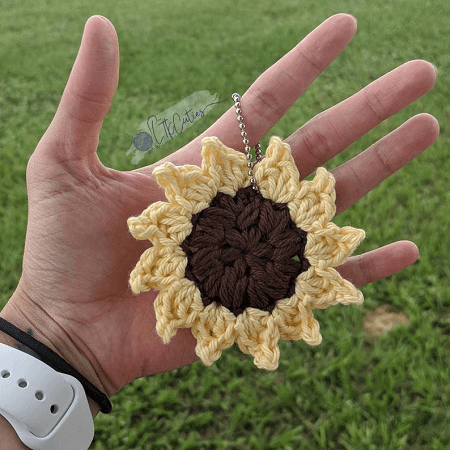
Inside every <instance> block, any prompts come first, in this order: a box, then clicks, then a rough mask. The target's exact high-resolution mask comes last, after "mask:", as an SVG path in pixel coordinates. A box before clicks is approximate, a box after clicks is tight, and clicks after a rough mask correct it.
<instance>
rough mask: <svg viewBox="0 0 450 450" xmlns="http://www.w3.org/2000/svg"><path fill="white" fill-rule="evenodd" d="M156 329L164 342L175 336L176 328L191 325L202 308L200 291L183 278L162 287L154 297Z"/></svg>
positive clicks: (166, 342)
mask: <svg viewBox="0 0 450 450" xmlns="http://www.w3.org/2000/svg"><path fill="white" fill-rule="evenodd" d="M154 308H155V314H156V320H157V323H156V331H157V333H158V335H159V336H160V337H161V338H162V340H163V342H164V344H168V343H169V342H170V340H171V338H172V337H173V336H175V334H176V332H177V330H178V328H188V327H192V326H193V325H194V323H195V320H196V318H197V317H198V315H199V313H200V312H201V311H202V310H203V309H204V305H203V302H202V299H201V294H200V291H199V290H198V289H197V287H196V286H195V284H194V283H193V282H192V281H190V280H188V279H186V278H183V279H181V280H177V281H175V282H173V283H171V284H169V285H167V286H165V287H164V289H163V290H161V291H160V292H159V294H158V296H157V297H156V299H155V304H154Z"/></svg>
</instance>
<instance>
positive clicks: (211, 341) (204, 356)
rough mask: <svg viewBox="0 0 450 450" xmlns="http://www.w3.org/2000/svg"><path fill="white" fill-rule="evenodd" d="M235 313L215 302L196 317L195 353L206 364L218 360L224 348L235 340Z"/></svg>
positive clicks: (194, 329)
mask: <svg viewBox="0 0 450 450" xmlns="http://www.w3.org/2000/svg"><path fill="white" fill-rule="evenodd" d="M235 324H236V317H235V315H234V314H233V313H232V312H230V311H229V310H228V309H227V308H225V307H224V306H222V305H220V304H218V303H216V302H213V303H211V304H210V305H208V306H207V307H206V308H205V309H204V310H203V311H202V312H201V313H200V314H199V316H198V317H197V318H196V321H195V323H194V325H192V334H193V335H194V337H195V338H196V339H197V346H196V347H195V353H196V354H197V356H198V357H199V358H200V359H201V360H202V362H203V364H205V366H210V365H211V364H212V363H213V362H214V361H217V360H218V359H219V358H220V355H221V354H222V350H224V349H226V348H229V347H231V346H232V345H233V344H234V342H235V334H234V327H235Z"/></svg>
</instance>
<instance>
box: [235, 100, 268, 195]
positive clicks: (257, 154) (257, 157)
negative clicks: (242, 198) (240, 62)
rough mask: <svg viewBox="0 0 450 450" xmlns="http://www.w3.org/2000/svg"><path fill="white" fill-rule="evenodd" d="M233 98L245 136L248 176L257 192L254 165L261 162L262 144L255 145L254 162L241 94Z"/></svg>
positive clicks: (243, 140) (240, 126) (243, 135)
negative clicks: (243, 113)
mask: <svg viewBox="0 0 450 450" xmlns="http://www.w3.org/2000/svg"><path fill="white" fill-rule="evenodd" d="M231 98H232V99H233V101H234V107H235V108H236V114H237V120H238V122H239V128H240V129H241V136H242V137H243V139H242V142H243V143H244V146H245V157H246V158H247V167H248V176H249V177H250V183H251V185H252V187H253V189H254V190H255V191H256V192H259V188H258V186H257V184H256V180H255V178H254V177H253V167H255V165H256V164H257V163H259V162H260V161H261V160H262V157H261V145H260V143H259V142H258V143H257V144H256V145H255V161H254V162H252V154H251V150H252V149H251V147H250V146H249V143H250V141H249V140H248V139H247V132H246V131H245V125H244V117H243V116H242V109H241V102H240V99H241V96H240V95H239V94H236V93H234V94H233V95H232V96H231Z"/></svg>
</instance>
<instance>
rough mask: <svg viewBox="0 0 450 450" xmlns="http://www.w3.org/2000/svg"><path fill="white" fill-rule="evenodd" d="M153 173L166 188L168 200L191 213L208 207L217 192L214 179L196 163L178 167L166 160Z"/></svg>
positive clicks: (161, 185)
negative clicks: (204, 172)
mask: <svg viewBox="0 0 450 450" xmlns="http://www.w3.org/2000/svg"><path fill="white" fill-rule="evenodd" d="M152 175H153V176H154V177H155V180H156V182H157V183H158V185H159V186H160V187H162V188H163V189H164V191H165V194H166V198H167V200H168V201H169V202H170V203H175V204H178V205H181V206H183V207H184V208H185V209H186V211H189V213H191V214H196V213H198V212H200V211H201V210H202V209H204V208H206V207H207V206H208V205H209V203H210V202H211V200H212V199H213V198H214V196H215V195H216V193H217V189H216V186H215V184H214V181H213V180H212V179H211V178H209V177H207V176H205V175H204V174H203V173H202V170H201V169H200V167H197V166H194V165H190V164H186V165H184V166H180V167H177V166H174V165H173V164H172V163H170V162H166V163H164V164H163V165H161V166H158V167H157V168H156V169H155V170H154V171H153V172H152Z"/></svg>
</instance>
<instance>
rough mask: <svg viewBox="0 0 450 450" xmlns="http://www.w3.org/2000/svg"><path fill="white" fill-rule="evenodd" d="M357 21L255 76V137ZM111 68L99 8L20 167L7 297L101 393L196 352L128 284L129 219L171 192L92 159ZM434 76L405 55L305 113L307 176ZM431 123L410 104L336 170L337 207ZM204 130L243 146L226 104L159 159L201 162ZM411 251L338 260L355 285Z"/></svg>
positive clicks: (110, 43)
mask: <svg viewBox="0 0 450 450" xmlns="http://www.w3.org/2000/svg"><path fill="white" fill-rule="evenodd" d="M355 32H356V23H355V21H354V20H353V18H352V17H351V16H348V15H346V14H338V15H335V16H333V17H331V18H329V19H328V20H327V21H325V22H324V23H322V24H321V25H320V26H319V27H317V28H316V29H315V30H314V31H313V32H312V33H310V34H309V35H308V36H307V37H306V38H305V39H304V40H303V41H301V42H300V43H299V44H298V45H297V46H296V47H295V48H294V49H293V50H292V51H290V52H289V53H288V54H287V55H285V56H284V57H283V58H282V59H280V60H279V61H278V62H277V63H276V64H275V65H273V66H272V67H270V68H269V69H268V70H267V71H266V72H264V73H263V74H262V75H261V76H260V77H259V78H258V79H257V80H256V81H255V82H254V84H253V85H252V86H251V87H250V88H249V89H248V91H247V92H246V93H245V94H244V95H243V97H242V100H241V104H242V109H243V111H244V112H245V114H244V116H245V121H246V130H247V132H248V135H249V139H250V145H251V146H253V145H254V144H255V143H256V142H257V141H258V140H260V139H261V138H262V137H263V136H264V135H265V134H266V133H267V132H268V131H269V130H270V129H271V128H272V127H273V125H274V124H275V123H276V122H277V121H278V120H279V119H280V118H281V117H282V116H283V115H284V114H285V112H286V111H287V110H288V109H289V108H290V106H291V105H292V104H293V103H294V102H295V101H296V100H297V98H298V97H300V96H301V94H302V93H303V92H304V91H305V90H306V89H307V87H308V86H309V85H310V84H311V83H312V81H313V80H314V79H315V78H316V77H317V76H318V75H319V74H320V73H321V72H322V71H323V70H324V69H325V68H326V67H327V66H328V65H329V64H330V63H331V62H332V61H333V60H334V59H335V58H336V57H337V56H338V55H339V53H340V52H341V51H342V50H343V49H344V48H345V46H346V45H347V44H348V43H349V42H350V40H351V38H352V37H353V35H354V34H355ZM118 69H119V53H118V43H117V36H116V33H115V30H114V28H113V26H112V25H111V24H110V23H108V22H107V21H105V20H104V19H103V18H101V17H100V16H94V17H92V18H90V19H89V20H88V22H87V24H86V28H85V32H84V36H83V41H82V45H81V48H80V51H79V54H78V57H77V60H76V62H75V64H74V67H73V70H72V73H71V76H70V78H69V81H68V83H67V86H66V89H65V91H64V94H63V97H62V100H61V103H60V105H59V107H58V110H57V112H56V115H55V118H54V119H53V121H52V123H51V125H50V126H49V128H48V130H47V131H46V133H45V134H44V136H43V138H42V139H41V141H40V142H39V144H38V146H37V148H36V150H35V152H34V153H33V155H32V156H31V158H30V161H29V163H28V166H27V188H28V195H29V217H28V229H27V236H26V246H25V254H24V267H23V273H22V277H21V279H20V283H19V287H18V289H17V291H16V292H15V294H14V296H13V298H12V299H11V300H10V303H8V305H7V307H6V309H7V308H8V307H9V308H11V310H12V309H14V310H15V311H16V312H17V311H19V312H20V314H22V315H24V316H25V315H26V316H27V317H29V318H30V320H31V321H33V322H34V324H35V327H36V328H37V329H39V330H40V331H41V332H42V334H46V335H47V336H48V340H49V342H51V343H52V345H53V346H54V348H56V349H57V351H59V353H60V354H62V355H63V357H64V358H65V359H66V360H67V361H68V362H69V363H70V364H72V365H74V366H78V367H79V368H80V369H82V370H80V371H81V372H82V373H84V374H85V375H86V376H88V377H90V378H91V380H93V382H94V384H96V385H97V387H99V388H100V389H102V390H103V391H104V392H105V393H106V394H107V395H108V397H111V396H113V395H114V394H115V393H117V392H118V391H119V390H120V389H121V388H122V387H124V386H125V385H126V384H128V383H130V382H131V381H133V380H134V379H136V378H139V377H143V376H147V375H151V374H155V373H159V372H163V371H168V370H172V369H175V368H177V367H181V366H183V365H186V364H189V363H191V362H193V361H195V360H197V359H198V357H197V356H196V354H195V345H196V340H195V338H194V337H193V336H192V334H191V332H190V330H189V329H183V330H179V331H178V333H177V335H176V336H175V337H174V338H173V339H172V341H171V343H170V345H164V344H163V343H162V341H161V339H160V338H159V337H158V335H157V334H156V330H155V326H156V319H155V313H154V310H153V300H154V298H155V296H156V294H157V292H154V291H150V292H147V293H143V294H140V295H135V294H132V292H131V289H130V287H129V285H128V278H129V274H130V272H131V270H132V269H133V268H134V266H135V265H136V262H137V261H138V260H139V258H140V256H141V254H142V253H143V252H144V250H145V249H146V248H148V246H149V245H150V244H149V243H148V242H142V241H136V240H135V239H134V238H133V237H132V236H131V234H130V233H129V231H128V227H127V219H128V218H129V217H130V216H136V215H139V214H140V213H141V212H142V211H143V210H144V209H145V208H147V207H148V205H149V204H151V203H153V202H155V201H158V200H164V199H165V198H164V191H163V190H162V189H160V188H159V187H158V185H157V184H156V182H155V180H154V179H153V177H152V176H151V172H152V170H153V168H154V166H148V167H144V168H140V169H137V170H133V171H130V172H119V171H116V170H113V169H109V168H107V167H105V166H103V164H102V163H101V162H100V160H99V159H98V157H97V153H96V151H97V145H98V139H99V133H100V129H101V126H102V122H103V119H104V117H105V115H106V114H107V112H108V110H109V108H110V105H111V102H112V99H113V96H114V93H115V90H116V87H117V82H118ZM435 80H436V73H435V71H434V68H433V66H432V65H431V64H429V63H427V62H425V61H420V60H417V61H410V62H409V63H406V64H404V65H402V66H400V67H398V68H397V69H395V70H394V71H392V72H390V73H388V74H387V75H385V76H383V77H382V78H380V79H378V80H376V81H375V82H373V83H372V84H370V85H369V86H367V87H366V88H364V89H363V90H361V91H360V92H358V93H357V94H355V95H354V96H352V97H350V98H349V99H347V100H346V101H344V102H342V103H340V104H338V105H336V106H335V107H333V108H331V109H329V110H328V111H325V112H324V113H322V114H319V115H318V116H316V117H314V118H313V119H312V120H310V121H309V122H308V123H306V124H304V125H303V126H302V127H300V128H299V129H298V130H296V131H295V132H294V133H293V134H292V135H291V136H290V137H289V138H288V139H286V142H287V143H288V144H290V146H291V149H292V154H293V157H294V159H295V161H296V163H297V166H298V168H299V171H300V173H301V175H302V177H305V176H307V175H308V174H310V173H311V172H312V171H314V170H315V168H317V167H318V166H320V165H322V164H324V163H325V162H326V161H328V160H329V159H331V158H332V157H333V156H335V155H336V154H337V153H339V152H341V151H342V150H344V149H345V148H346V147H348V146H349V145H350V144H351V143H352V142H354V141H355V140H357V139H358V138H360V137H361V136H363V135H364V134H365V133H367V132H368V131H369V130H370V129H372V128H373V127H375V126H376V125H377V124H379V123H380V122H381V121H383V120H384V119H386V118H387V117H389V116H390V115H392V114H394V113H395V112H397V111H399V110H401V109H402V108H404V107H405V106H407V105H408V104H410V103H411V102H413V101H414V100H416V99H417V98H419V97H420V96H422V95H423V94H425V93H426V92H428V91H429V90H430V89H431V88H432V87H433V85H434V83H435ZM230 106H231V101H230ZM438 133H439V126H438V123H437V121H436V119H435V118H434V117H432V116H430V115H428V114H420V115H417V116H415V117H413V118H412V119H410V120H409V121H407V122H406V123H405V124H403V125H402V126H401V127H400V128H398V129H397V130H395V131H394V132H392V133H391V134H389V135H387V136H386V137H385V138H383V139H382V140H381V141H379V142H377V143H375V144H374V145H373V146H372V147H370V148H368V149H367V150H366V151H364V152H363V153H361V154H360V155H358V156H357V157H356V158H354V159H353V160H351V161H349V162H347V163H346V164H343V165H342V166H340V167H338V168H336V169H335V170H334V171H332V173H333V175H334V176H335V178H336V193H337V210H338V213H339V212H341V211H343V210H344V209H346V208H348V207H349V206H351V205H352V204H353V203H354V202H355V201H356V200H358V199H359V198H360V197H361V196H363V195H364V194H366V193H367V192H368V191H370V189H372V188H373V187H375V186H376V185H377V184H379V183H380V182H381V181H382V180H383V179H385V178H386V177H388V176H389V175H390V174H392V173H393V172H395V171H396V170H398V169H399V168H400V167H402V166H403V165H404V164H406V163H407V162H408V161H409V160H411V159H412V158H414V157H415V156H416V155H418V154H419V153H420V152H422V151H423V150H425V149H426V148H427V147H429V146H430V145H431V144H432V143H433V142H434V140H435V139H436V138H437V136H438ZM204 136H217V137H218V138H219V139H220V140H221V141H222V142H223V143H224V144H225V145H227V146H228V147H232V148H235V149H237V150H241V151H243V144H242V140H241V136H240V133H239V129H238V126H237V122H236V116H235V112H234V108H232V107H230V109H229V110H228V111H227V112H226V113H225V114H224V115H223V116H222V117H221V118H220V119H219V120H218V121H217V122H216V123H215V124H214V125H213V126H211V127H210V129H208V130H207V131H206V132H205V133H203V134H202V135H201V136H199V137H198V138H196V139H195V140H194V141H192V142H191V143H190V144H188V145H187V146H185V147H184V148H182V149H180V150H179V151H177V152H176V153H174V154H172V155H170V156H168V157H167V158H165V159H164V161H171V162H173V163H174V164H176V165H182V164H196V165H200V164H201V156H200V151H201V145H200V140H201V138H202V137H204ZM160 163H161V162H159V163H158V165H159V164H160ZM417 257H418V251H417V248H416V246H415V245H414V244H413V243H411V242H406V241H400V242H397V243H394V244H391V245H389V246H387V247H383V248H381V249H378V250H375V251H373V252H370V253H368V254H365V255H361V256H358V257H354V258H350V259H349V260H348V261H347V262H346V263H345V264H344V265H343V266H342V267H340V268H338V270H339V272H340V273H341V275H342V276H344V277H345V278H347V279H349V280H350V281H352V282H353V283H354V284H356V285H359V286H360V285H363V284H365V283H369V282H371V281H374V280H377V279H381V278H384V277H386V276H388V275H391V274H393V273H395V272H397V271H399V270H401V269H403V268H405V267H407V266H408V265H410V264H412V263H413V262H414V261H415V260H416V259H417ZM89 365H90V366H89Z"/></svg>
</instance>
